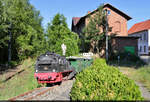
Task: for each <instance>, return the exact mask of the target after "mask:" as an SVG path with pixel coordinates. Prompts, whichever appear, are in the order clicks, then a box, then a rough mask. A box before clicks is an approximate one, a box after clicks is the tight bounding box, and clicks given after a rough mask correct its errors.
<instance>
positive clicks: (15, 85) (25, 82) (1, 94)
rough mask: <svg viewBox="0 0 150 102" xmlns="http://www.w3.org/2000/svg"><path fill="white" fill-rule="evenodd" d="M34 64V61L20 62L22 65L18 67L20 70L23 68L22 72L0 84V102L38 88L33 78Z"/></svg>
mask: <svg viewBox="0 0 150 102" xmlns="http://www.w3.org/2000/svg"><path fill="white" fill-rule="evenodd" d="M34 63H35V60H34V59H27V60H25V61H24V62H22V65H20V68H25V71H24V72H22V73H20V74H17V75H16V76H14V77H13V78H11V79H10V80H8V81H7V82H4V83H1V84H0V100H7V99H9V98H11V97H14V96H17V95H19V94H22V93H24V92H27V91H29V90H32V89H35V88H37V87H39V85H38V83H37V81H36V79H35V78H34Z"/></svg>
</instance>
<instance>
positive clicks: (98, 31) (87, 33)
mask: <svg viewBox="0 0 150 102" xmlns="http://www.w3.org/2000/svg"><path fill="white" fill-rule="evenodd" d="M88 17H89V23H88V25H87V26H86V27H85V28H84V29H83V38H82V40H83V41H84V46H85V50H90V51H91V52H93V53H98V54H99V53H100V51H101V49H103V48H104V47H105V33H106V30H105V29H106V24H107V22H106V15H105V12H104V10H103V5H102V6H100V7H99V8H98V10H97V11H96V13H94V15H90V14H89V15H88ZM89 46H90V49H88V48H89Z"/></svg>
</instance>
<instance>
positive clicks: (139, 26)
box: [128, 19, 150, 34]
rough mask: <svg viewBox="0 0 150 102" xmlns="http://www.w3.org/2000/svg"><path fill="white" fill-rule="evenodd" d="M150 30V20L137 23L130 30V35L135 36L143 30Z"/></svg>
mask: <svg viewBox="0 0 150 102" xmlns="http://www.w3.org/2000/svg"><path fill="white" fill-rule="evenodd" d="M148 29H150V19H149V20H146V21H143V22H140V23H136V24H134V25H133V26H132V27H131V28H130V29H129V30H128V34H133V33H136V32H140V31H143V30H148Z"/></svg>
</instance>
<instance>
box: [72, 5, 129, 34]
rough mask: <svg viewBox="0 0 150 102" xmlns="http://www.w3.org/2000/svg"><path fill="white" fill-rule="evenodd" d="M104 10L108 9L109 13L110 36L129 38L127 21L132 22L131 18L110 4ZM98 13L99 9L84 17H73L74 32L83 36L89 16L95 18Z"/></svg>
mask: <svg viewBox="0 0 150 102" xmlns="http://www.w3.org/2000/svg"><path fill="white" fill-rule="evenodd" d="M103 9H104V10H105V9H107V11H108V24H109V27H110V28H112V30H111V31H110V32H109V33H108V34H109V35H111V34H117V36H128V33H127V21H128V20H130V19H131V17H130V16H128V15H127V14H125V13H123V12H122V11H120V10H119V9H117V8H115V7H114V6H112V5H110V4H105V5H104V6H103ZM97 11H98V9H96V10H94V11H92V12H90V11H89V12H88V13H87V14H86V15H85V16H83V17H73V18H72V27H71V29H72V31H73V32H76V33H77V34H78V35H79V36H81V33H82V29H83V28H84V27H85V26H86V25H88V23H89V16H88V15H90V16H93V15H94V14H95V13H96V12H97Z"/></svg>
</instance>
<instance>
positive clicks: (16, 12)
mask: <svg viewBox="0 0 150 102" xmlns="http://www.w3.org/2000/svg"><path fill="white" fill-rule="evenodd" d="M1 5H2V6H1ZM0 12H2V15H1V16H2V17H1V16H0V23H1V26H0V33H1V35H0V45H1V46H0V52H4V51H5V53H7V51H6V49H8V40H9V37H8V35H9V32H11V34H12V42H11V44H12V50H11V52H12V59H13V60H18V59H19V60H22V59H24V58H27V57H28V56H32V55H34V54H36V53H37V52H41V49H44V48H43V45H44V42H45V38H44V29H43V27H42V25H41V22H42V17H41V16H40V13H39V11H37V10H36V9H35V8H34V7H33V6H32V5H31V4H30V3H29V0H1V2H0ZM10 25H11V26H10ZM6 55H7V54H6ZM5 58H7V56H5Z"/></svg>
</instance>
